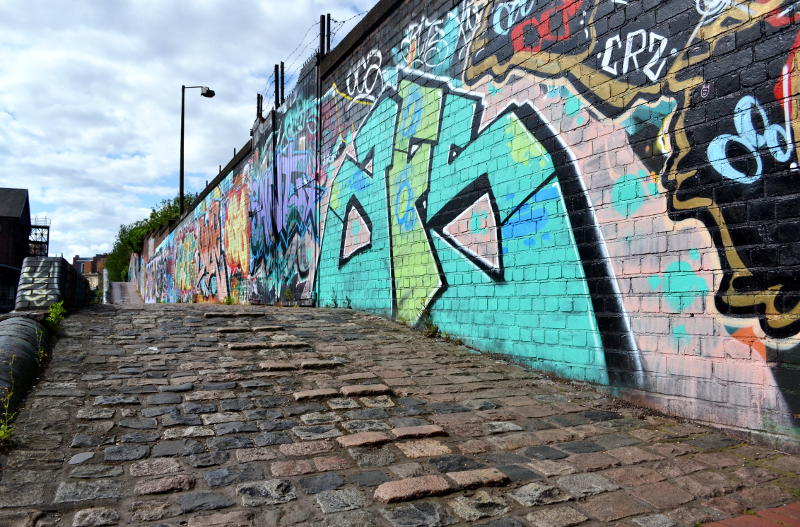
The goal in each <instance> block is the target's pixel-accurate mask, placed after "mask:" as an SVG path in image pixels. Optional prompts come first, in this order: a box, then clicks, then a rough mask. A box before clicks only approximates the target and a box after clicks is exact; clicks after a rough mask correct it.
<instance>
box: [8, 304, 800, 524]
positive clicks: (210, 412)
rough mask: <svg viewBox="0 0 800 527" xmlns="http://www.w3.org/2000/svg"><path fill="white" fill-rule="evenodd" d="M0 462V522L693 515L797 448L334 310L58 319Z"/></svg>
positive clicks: (735, 500) (151, 309) (746, 495)
mask: <svg viewBox="0 0 800 527" xmlns="http://www.w3.org/2000/svg"><path fill="white" fill-rule="evenodd" d="M64 328H65V333H66V336H65V337H63V338H62V339H61V340H60V341H59V343H58V345H57V347H56V349H55V353H54V359H53V361H52V362H51V364H50V365H49V367H48V369H47V372H46V374H45V376H44V378H43V379H42V380H41V381H40V383H39V384H38V385H37V387H36V388H35V389H34V391H33V392H32V394H31V396H30V397H29V398H28V400H27V402H26V405H25V408H24V409H23V410H22V411H21V413H20V416H19V418H18V420H17V421H16V427H17V432H16V440H17V446H16V447H15V448H14V449H12V450H11V451H10V452H9V453H8V454H6V455H5V456H4V457H2V458H0V466H2V479H1V480H0V525H3V526H6V525H63V526H76V527H77V526H97V525H114V524H120V525H140V524H141V525H188V526H222V525H229V526H236V527H239V526H246V525H255V526H272V525H306V524H308V525H315V526H320V527H321V526H375V525H381V526H386V527H401V526H406V527H408V526H438V525H492V526H495V527H500V526H503V527H508V526H519V525H531V526H547V527H558V526H568V525H579V524H580V525H625V526H631V527H648V526H649V527H665V526H671V525H681V526H694V525H696V524H697V522H706V521H720V520H724V519H726V518H730V517H732V516H735V515H738V514H740V513H741V512H743V511H744V510H745V509H748V508H749V509H763V508H766V507H774V506H779V505H782V504H784V503H790V502H793V501H795V500H796V499H797V493H798V489H799V488H800V477H798V472H800V457H798V456H791V455H785V454H781V453H779V452H776V451H772V450H769V449H767V448H761V447H758V446H752V445H746V444H741V443H737V442H736V441H733V440H731V439H728V438H727V437H725V436H723V435H720V434H719V433H715V432H713V431H711V430H709V429H707V428H704V427H701V426H696V425H693V424H687V423H685V422H679V421H677V420H674V419H668V418H664V417H660V416H653V415H650V414H648V413H646V412H644V411H642V410H639V409H635V408H630V407H626V406H615V405H614V404H613V401H611V400H609V399H608V398H606V397H605V396H602V395H600V394H598V393H596V392H594V391H592V390H591V389H589V388H587V387H583V386H579V385H574V384H566V383H559V382H553V381H551V380H550V379H548V378H547V377H544V376H542V375H540V374H537V373H532V372H529V371H526V370H524V369H522V368H520V367H518V366H515V365H511V364H507V363H505V362H503V361H498V360H495V358H493V357H491V356H486V355H478V354H475V353H471V352H470V351H468V350H467V349H465V348H464V347H462V346H458V345H456V344H453V343H449V342H446V341H444V340H439V339H429V338H426V337H424V336H422V335H421V334H419V333H417V332H414V331H411V330H409V329H407V328H404V327H402V326H399V325H397V324H395V323H393V322H389V321H386V320H383V319H380V318H377V317H373V316H369V315H366V314H362V313H357V312H353V311H349V310H329V309H314V310H311V309H300V308H264V307H260V308H257V307H240V306H198V305H186V304H184V305H171V306H164V305H156V306H131V307H125V308H120V307H114V306H98V307H93V308H90V309H86V310H83V311H81V312H79V313H77V314H74V315H73V316H71V317H69V318H68V319H67V320H66V321H65V324H64Z"/></svg>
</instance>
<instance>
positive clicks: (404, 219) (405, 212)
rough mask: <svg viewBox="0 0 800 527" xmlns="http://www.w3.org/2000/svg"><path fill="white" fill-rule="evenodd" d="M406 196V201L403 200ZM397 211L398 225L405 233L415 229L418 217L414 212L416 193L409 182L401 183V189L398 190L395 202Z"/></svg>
mask: <svg viewBox="0 0 800 527" xmlns="http://www.w3.org/2000/svg"><path fill="white" fill-rule="evenodd" d="M404 194H405V198H406V199H405V200H403V199H402V197H403V195H404ZM403 202H405V203H403ZM394 205H395V210H397V213H396V216H397V223H398V224H399V225H400V228H401V229H403V230H404V231H405V232H408V231H410V230H411V229H413V228H414V225H416V223H417V215H416V213H415V212H414V191H413V190H412V189H411V184H410V183H409V182H408V180H404V181H403V182H402V183H400V188H399V189H398V190H397V195H396V196H395V200H394Z"/></svg>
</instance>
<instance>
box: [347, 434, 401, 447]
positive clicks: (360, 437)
mask: <svg viewBox="0 0 800 527" xmlns="http://www.w3.org/2000/svg"><path fill="white" fill-rule="evenodd" d="M390 440H391V438H390V437H389V436H387V435H386V434H384V433H383V432H360V433H358V434H350V435H346V436H342V437H337V438H336V442H337V443H339V444H340V445H341V446H342V447H344V448H350V447H355V446H368V445H379V444H381V443H386V442H387V441H390Z"/></svg>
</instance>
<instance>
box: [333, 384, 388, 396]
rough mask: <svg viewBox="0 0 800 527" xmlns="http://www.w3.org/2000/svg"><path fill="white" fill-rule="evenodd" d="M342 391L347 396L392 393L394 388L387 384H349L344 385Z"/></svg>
mask: <svg viewBox="0 0 800 527" xmlns="http://www.w3.org/2000/svg"><path fill="white" fill-rule="evenodd" d="M340 391H341V392H342V395H344V396H345V397H352V396H357V395H381V394H384V393H392V389H391V388H389V387H388V386H386V385H385V384H351V385H349V386H342V388H341V390H340Z"/></svg>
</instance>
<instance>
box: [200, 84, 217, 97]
mask: <svg viewBox="0 0 800 527" xmlns="http://www.w3.org/2000/svg"><path fill="white" fill-rule="evenodd" d="M200 95H202V96H203V97H208V98H209V99H210V98H211V97H213V96H214V95H216V94H215V93H214V90H212V89H211V88H209V87H208V86H201V87H200Z"/></svg>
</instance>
